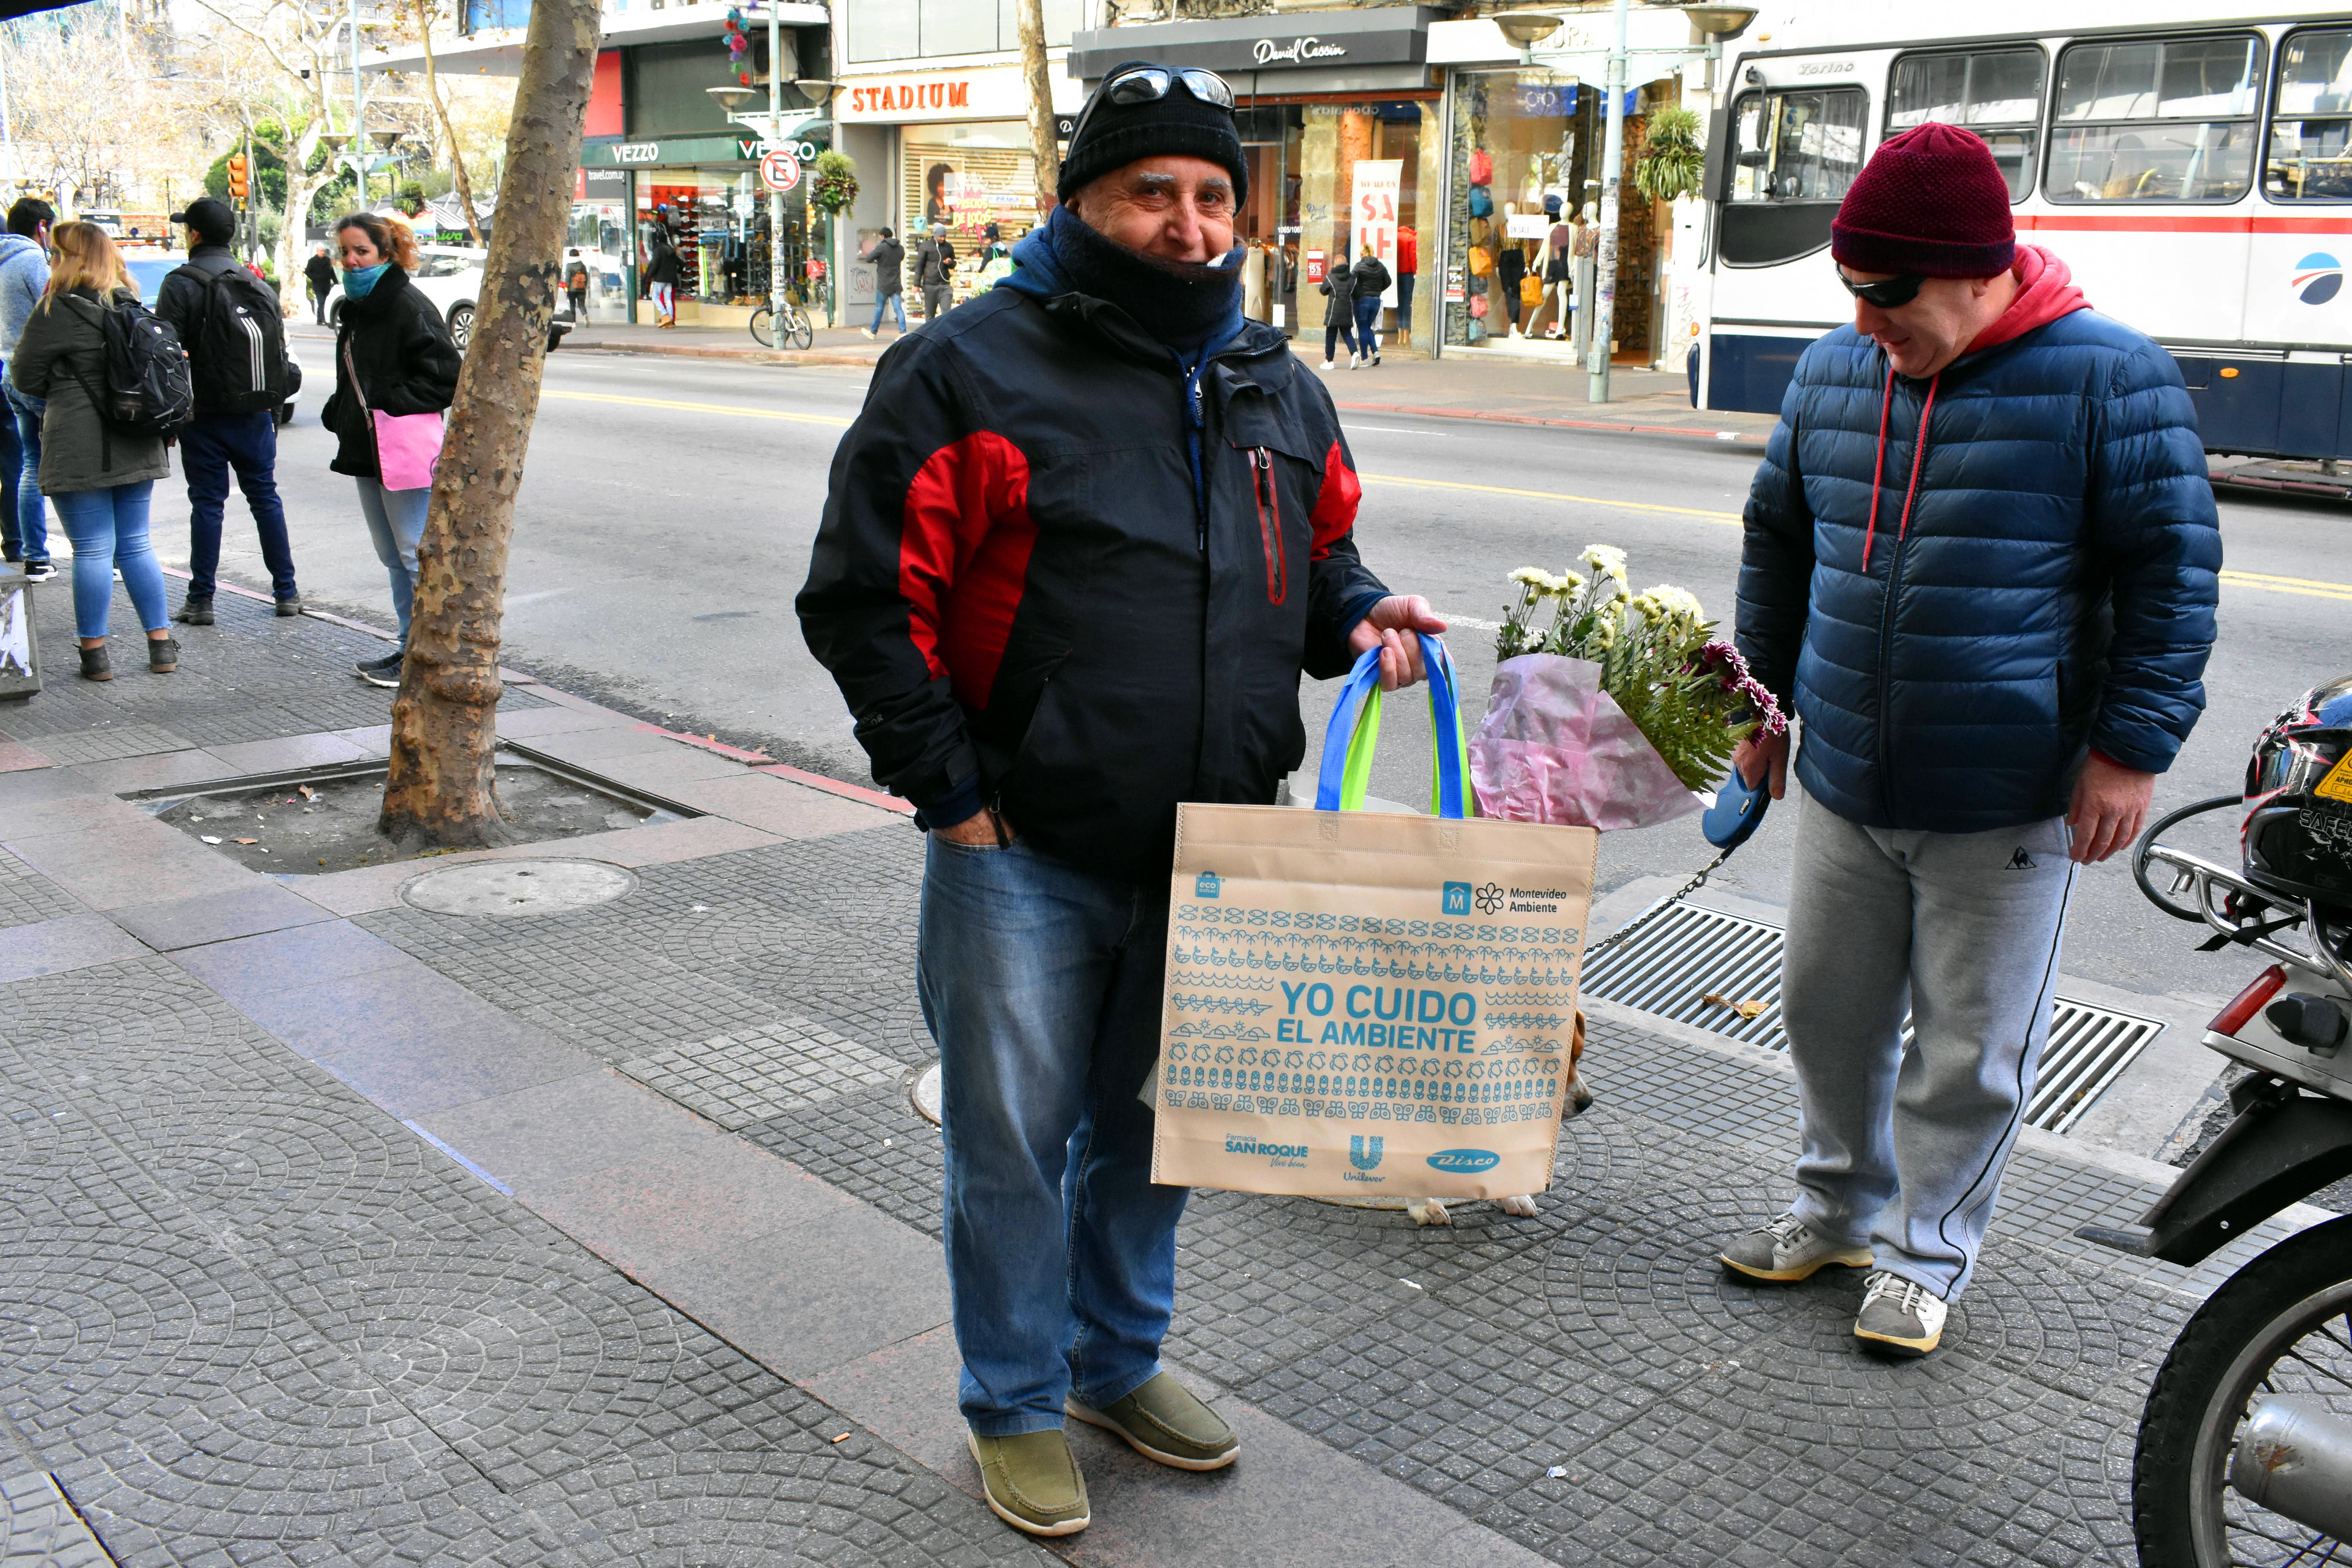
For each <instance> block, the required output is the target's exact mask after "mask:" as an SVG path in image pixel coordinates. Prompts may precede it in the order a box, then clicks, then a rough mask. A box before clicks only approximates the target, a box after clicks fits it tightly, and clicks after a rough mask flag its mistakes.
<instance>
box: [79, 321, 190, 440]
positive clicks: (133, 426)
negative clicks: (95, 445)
mask: <svg viewBox="0 0 2352 1568" xmlns="http://www.w3.org/2000/svg"><path fill="white" fill-rule="evenodd" d="M82 302H83V303H89V301H87V300H85V301H82ZM91 308H92V309H93V310H96V311H97V312H98V322H97V325H98V329H99V333H100V337H101V338H102V339H103V340H104V342H105V350H104V353H103V355H102V356H101V357H102V360H103V363H104V367H105V379H106V384H105V386H104V388H103V389H100V388H97V387H93V386H91V385H90V384H89V379H88V378H87V377H85V376H84V375H83V374H81V372H80V371H79V369H77V370H76V371H75V372H74V373H73V374H74V379H75V380H76V381H78V382H79V383H80V384H81V390H82V395H83V396H85V397H87V398H89V405H90V407H92V408H93V409H95V410H96V411H97V413H98V419H99V428H100V446H101V448H102V464H103V466H104V467H106V468H112V467H114V440H113V437H114V433H115V432H116V431H118V430H119V431H121V433H122V434H124V435H125V436H148V437H165V438H167V439H168V438H169V437H173V436H175V435H177V434H178V433H179V430H180V427H181V426H184V425H185V424H186V423H187V422H188V420H189V418H190V417H191V416H193V415H194V412H195V388H194V385H193V384H191V382H190V381H189V377H188V354H187V351H186V350H185V349H183V348H182V347H181V346H180V334H179V333H177V332H175V331H173V330H172V327H171V324H170V323H169V322H167V321H162V320H160V319H159V318H157V317H156V316H155V315H154V313H153V312H152V311H150V310H148V309H147V307H145V306H144V305H142V304H141V303H139V301H138V300H105V301H103V302H100V303H97V304H94V305H92V306H91Z"/></svg>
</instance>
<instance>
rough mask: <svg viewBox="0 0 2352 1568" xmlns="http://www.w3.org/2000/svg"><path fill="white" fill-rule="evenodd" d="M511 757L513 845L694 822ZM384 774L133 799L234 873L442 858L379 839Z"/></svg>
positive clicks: (504, 776)
mask: <svg viewBox="0 0 2352 1568" xmlns="http://www.w3.org/2000/svg"><path fill="white" fill-rule="evenodd" d="M385 773H386V769H385V767H384V765H383V763H373V764H367V763H362V764H355V765H352V766H349V767H337V768H311V769H308V770H305V771H302V772H299V773H278V774H269V775H264V776H260V777H256V778H246V779H228V780H224V781H222V782H220V783H218V784H204V785H200V786H198V787H197V788H196V789H194V790H191V789H189V788H188V787H187V786H185V785H182V786H178V787H175V788H173V789H169V790H161V791H147V792H142V795H137V796H133V797H132V798H133V799H141V798H142V796H143V804H145V805H147V807H148V809H150V810H151V811H152V812H154V814H155V815H156V816H157V817H158V818H159V819H161V820H162V821H164V822H168V823H170V824H171V825H172V826H174V827H176V828H178V829H179V830H180V831H181V832H183V833H184V834H186V835H188V836H189V837H192V838H194V839H196V840H198V841H199V842H200V843H202V844H204V845H205V847H208V848H210V849H213V850H215V852H217V853H219V854H222V855H226V856H227V857H228V858H230V859H232V860H235V861H236V863H237V864H238V865H240V866H245V867H247V868H251V869H253V870H256V871H262V872H268V873H270V874H273V875H277V876H313V877H321V876H325V875H327V874H329V873H331V872H334V871H350V870H355V869H357V868H360V867H362V866H381V865H383V864H385V863H386V862H388V861H394V860H418V859H429V858H432V857H434V856H435V855H438V854H444V853H447V851H444V850H431V849H428V850H425V851H424V852H423V853H422V854H417V855H402V854H399V853H398V852H397V851H396V850H395V848H394V845H393V843H392V841H391V840H390V839H388V838H385V837H383V835H381V834H379V833H378V832H377V831H376V819H377V817H378V816H380V815H381V814H382V812H383V781H384V775H385ZM498 798H499V811H500V813H501V815H502V816H504V817H505V819H506V824H507V826H508V829H509V831H510V833H511V834H512V836H513V837H511V838H510V839H509V842H510V843H514V844H551V843H557V842H561V841H562V840H563V839H567V838H583V837H588V836H589V835H591V834H597V833H610V832H612V831H614V829H617V828H628V827H646V826H655V825H656V824H659V823H665V822H677V821H680V820H682V819H684V818H686V817H689V816H698V815H700V814H699V813H698V812H695V811H693V810H692V809H690V808H688V807H686V806H682V805H677V804H676V803H675V802H671V801H664V800H660V799H657V798H656V797H652V796H648V795H640V794H637V793H635V792H634V791H631V790H628V789H625V788H624V787H622V786H621V785H619V784H614V783H612V782H611V781H609V780H603V779H598V778H596V777H595V776H594V775H593V774H589V773H581V772H580V771H578V770H576V769H572V768H569V767H565V766H563V765H562V764H560V763H553V762H552V760H551V759H548V760H541V759H539V758H536V757H524V756H513V755H509V748H506V747H501V748H500V751H499V762H498Z"/></svg>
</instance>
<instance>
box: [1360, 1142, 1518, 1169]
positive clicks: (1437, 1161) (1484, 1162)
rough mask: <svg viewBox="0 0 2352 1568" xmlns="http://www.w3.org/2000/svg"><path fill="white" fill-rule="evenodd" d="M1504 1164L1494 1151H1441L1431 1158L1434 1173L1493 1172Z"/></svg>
mask: <svg viewBox="0 0 2352 1568" xmlns="http://www.w3.org/2000/svg"><path fill="white" fill-rule="evenodd" d="M1372 1142H1375V1143H1377V1142H1380V1140H1379V1139H1377V1138H1375V1139H1373V1140H1372ZM1501 1163H1503V1157H1502V1156H1501V1155H1500V1154H1497V1153H1496V1152H1494V1151H1493V1150H1492V1149H1440V1150H1439V1151H1438V1152H1436V1153H1434V1154H1432V1155H1431V1156H1430V1157H1429V1165H1430V1169H1432V1170H1434V1171H1472V1172H1475V1171H1491V1170H1493V1169H1494V1168H1495V1167H1496V1166H1497V1165H1499V1164H1501Z"/></svg>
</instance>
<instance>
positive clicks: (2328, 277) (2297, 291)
mask: <svg viewBox="0 0 2352 1568" xmlns="http://www.w3.org/2000/svg"><path fill="white" fill-rule="evenodd" d="M2287 287H2288V288H2290V289H2294V295H2295V298H2296V299H2298V300H2302V301H2303V302H2304V303H2305V304H2306V305H2325V304H2326V303H2327V301H2329V300H2333V299H2334V298H2336V295H2337V293H2339V292H2340V291H2341V290H2342V289H2343V288H2344V264H2343V263H2342V262H2340V261H2338V260H2336V258H2334V257H2332V256H2330V255H2328V254H2327V252H2326V251H2324V250H2315V251H2313V252H2312V253H2311V254H2310V255H2309V256H2306V257H2305V258H2303V259H2302V260H2300V261H2298V262H2296V263H2295V264H2294V278H2293V279H2291V280H2290V281H2289V282H2288V284H2287Z"/></svg>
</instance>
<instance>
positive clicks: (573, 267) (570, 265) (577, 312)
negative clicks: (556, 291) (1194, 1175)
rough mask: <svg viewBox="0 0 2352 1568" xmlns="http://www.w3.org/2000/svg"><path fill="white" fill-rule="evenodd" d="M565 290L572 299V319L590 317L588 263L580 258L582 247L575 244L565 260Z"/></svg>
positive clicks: (582, 319)
mask: <svg viewBox="0 0 2352 1568" xmlns="http://www.w3.org/2000/svg"><path fill="white" fill-rule="evenodd" d="M563 292H564V293H565V294H567V295H569V296H570V297H571V300H572V320H573V321H587V319H588V264H587V263H586V262H585V261H583V260H582V259H581V258H580V247H578V246H576V245H575V246H573V247H572V248H571V250H570V251H569V252H567V253H566V254H565V257H564V261H563Z"/></svg>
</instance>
